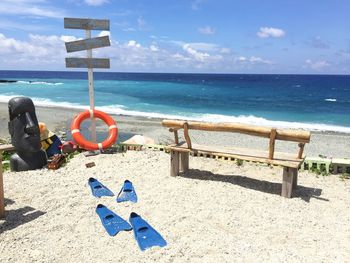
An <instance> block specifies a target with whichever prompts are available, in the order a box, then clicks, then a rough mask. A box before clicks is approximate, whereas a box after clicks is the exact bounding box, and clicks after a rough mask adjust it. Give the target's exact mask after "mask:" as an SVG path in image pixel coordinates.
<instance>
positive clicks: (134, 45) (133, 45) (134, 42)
mask: <svg viewBox="0 0 350 263" xmlns="http://www.w3.org/2000/svg"><path fill="white" fill-rule="evenodd" d="M127 46H128V47H136V48H139V47H141V44H139V43H137V42H136V41H135V40H130V41H129V42H128V44H127Z"/></svg>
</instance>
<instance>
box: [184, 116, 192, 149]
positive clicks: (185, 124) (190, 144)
mask: <svg viewBox="0 0 350 263" xmlns="http://www.w3.org/2000/svg"><path fill="white" fill-rule="evenodd" d="M184 135H185V140H186V143H187V147H188V149H192V143H191V138H190V134H189V133H188V123H187V122H185V123H184Z"/></svg>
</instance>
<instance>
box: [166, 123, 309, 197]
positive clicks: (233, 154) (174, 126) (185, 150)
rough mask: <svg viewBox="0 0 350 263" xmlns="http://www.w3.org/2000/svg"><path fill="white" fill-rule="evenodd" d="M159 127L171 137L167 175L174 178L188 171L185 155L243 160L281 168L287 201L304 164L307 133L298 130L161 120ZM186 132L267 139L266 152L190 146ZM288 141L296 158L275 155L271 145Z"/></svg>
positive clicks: (277, 153) (278, 153) (283, 188)
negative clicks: (294, 148) (295, 146)
mask: <svg viewBox="0 0 350 263" xmlns="http://www.w3.org/2000/svg"><path fill="white" fill-rule="evenodd" d="M162 125H163V126H164V127H167V128H169V131H170V132H173V133H174V137H175V144H171V145H169V149H170V175H171V176H177V175H178V174H179V172H180V171H181V172H186V171H187V170H188V168H189V154H190V153H191V154H192V155H197V156H198V155H204V156H208V155H209V156H222V157H225V158H233V159H236V160H245V161H252V162H258V163H267V164H270V165H279V166H282V167H283V179H282V193H281V195H282V196H284V197H288V198H290V197H291V196H292V191H293V189H294V188H295V187H296V186H297V180H298V169H299V168H300V166H301V164H302V163H303V161H304V158H305V157H304V156H303V151H304V146H305V143H308V142H310V132H308V131H301V130H283V129H275V128H267V127H260V126H255V125H245V124H238V123H206V122H192V121H188V122H187V121H178V120H163V122H162ZM180 129H183V131H184V138H185V141H183V142H180V141H179V135H178V130H180ZM189 130H202V131H216V132H236V133H242V134H246V135H252V136H258V137H264V138H268V139H269V149H268V151H262V150H256V149H246V148H233V147H230V148H229V147H219V146H207V145H198V144H194V143H192V142H191V138H190V135H189ZM276 140H282V141H292V142H297V143H299V144H298V146H299V151H298V153H296V154H290V153H282V152H275V141H276Z"/></svg>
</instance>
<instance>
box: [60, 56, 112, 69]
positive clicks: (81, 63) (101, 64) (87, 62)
mask: <svg viewBox="0 0 350 263" xmlns="http://www.w3.org/2000/svg"><path fill="white" fill-rule="evenodd" d="M66 67H67V68H110V62H109V59H108V58H93V59H90V58H66Z"/></svg>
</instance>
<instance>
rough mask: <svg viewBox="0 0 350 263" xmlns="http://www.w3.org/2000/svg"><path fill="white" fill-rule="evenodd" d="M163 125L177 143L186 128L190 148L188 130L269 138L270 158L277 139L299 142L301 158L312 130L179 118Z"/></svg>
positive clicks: (164, 122) (299, 155) (185, 133)
mask: <svg viewBox="0 0 350 263" xmlns="http://www.w3.org/2000/svg"><path fill="white" fill-rule="evenodd" d="M162 125H163V126H164V127H167V128H170V130H171V131H173V132H174V135H175V143H179V142H178V133H177V131H178V130H179V129H184V136H185V140H186V142H187V145H188V147H189V148H191V145H192V144H191V139H190V137H189V133H188V130H189V129H192V130H203V131H219V132H235V133H243V134H247V135H252V136H258V137H264V138H269V139H270V143H269V159H273V155H274V151H275V140H283V141H293V142H298V143H299V148H300V149H299V152H298V158H299V159H301V158H302V155H303V151H304V146H305V143H308V142H310V136H311V134H310V132H309V131H302V130H285V129H276V128H268V127H262V126H257V125H249V124H240V123H209V122H196V121H179V120H163V122H162Z"/></svg>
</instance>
